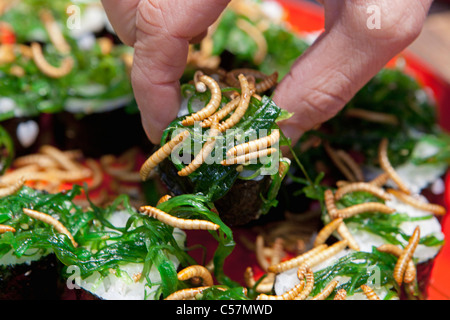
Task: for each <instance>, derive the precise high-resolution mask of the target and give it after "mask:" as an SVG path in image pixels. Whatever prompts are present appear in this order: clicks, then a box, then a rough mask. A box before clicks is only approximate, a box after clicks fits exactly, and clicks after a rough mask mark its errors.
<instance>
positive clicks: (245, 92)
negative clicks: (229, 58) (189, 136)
mask: <svg viewBox="0 0 450 320" xmlns="http://www.w3.org/2000/svg"><path fill="white" fill-rule="evenodd" d="M238 78H239V84H240V87H241V97H240V99H239V105H238V106H237V108H236V110H235V111H234V112H233V114H232V115H231V116H230V117H229V118H228V119H227V120H225V121H223V122H221V123H220V127H219V128H220V131H221V132H224V131H226V130H228V129H230V128H231V127H233V126H234V125H236V124H237V123H238V122H239V121H240V120H241V119H242V117H243V116H244V115H245V113H246V112H247V109H248V106H249V103H250V99H251V97H252V95H253V93H254V91H253V90H250V87H249V84H248V80H247V78H246V77H245V76H244V75H243V74H240V75H239V76H238Z"/></svg>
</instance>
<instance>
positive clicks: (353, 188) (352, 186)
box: [334, 182, 391, 200]
mask: <svg viewBox="0 0 450 320" xmlns="http://www.w3.org/2000/svg"><path fill="white" fill-rule="evenodd" d="M357 191H363V192H368V193H371V194H373V195H375V196H377V197H379V198H381V199H383V200H390V199H391V196H390V195H389V194H388V193H387V192H386V191H384V189H382V188H380V187H376V186H374V185H373V184H371V183H367V182H351V183H349V184H347V185H345V186H342V187H339V188H338V189H337V190H336V192H335V193H334V197H335V199H336V200H340V199H341V198H342V197H343V196H344V195H346V194H347V193H352V192H357Z"/></svg>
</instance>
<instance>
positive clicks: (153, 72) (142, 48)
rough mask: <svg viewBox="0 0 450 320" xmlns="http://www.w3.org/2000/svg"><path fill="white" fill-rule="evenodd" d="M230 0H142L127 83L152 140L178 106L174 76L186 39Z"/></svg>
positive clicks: (183, 64)
mask: <svg viewBox="0 0 450 320" xmlns="http://www.w3.org/2000/svg"><path fill="white" fill-rule="evenodd" d="M228 2H229V0H214V1H212V0H190V1H185V0H172V1H164V0H147V1H141V2H140V3H139V5H138V7H137V13H136V42H135V44H134V49H135V53H134V62H133V68H132V73H131V81H132V85H133V89H134V93H135V97H136V102H137V104H138V106H139V109H140V110H141V115H142V122H143V126H144V129H145V131H146V133H147V135H148V137H149V139H150V140H151V141H152V142H153V143H155V144H157V143H158V142H159V139H160V137H161V134H162V131H163V130H164V129H165V128H166V127H167V125H168V124H169V123H170V121H172V120H173V119H174V118H175V117H176V115H177V113H178V110H179V106H180V100H181V97H180V84H179V79H180V78H181V76H182V75H183V72H184V70H185V67H186V60H187V55H188V49H189V42H190V41H191V40H192V39H194V38H195V37H197V36H198V35H201V34H202V33H203V32H204V31H205V30H206V29H207V28H208V27H209V26H210V25H211V24H213V23H214V21H215V20H216V19H217V18H218V17H219V15H220V14H221V13H222V11H223V10H224V9H225V7H226V6H227V4H228Z"/></svg>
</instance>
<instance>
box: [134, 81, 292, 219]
mask: <svg viewBox="0 0 450 320" xmlns="http://www.w3.org/2000/svg"><path fill="white" fill-rule="evenodd" d="M241 76H242V78H241V80H242V81H243V83H244V84H245V85H247V84H248V81H247V80H246V77H245V76H244V75H243V74H242V75H241ZM214 78H215V75H214V74H211V75H210V77H209V76H208V79H212V80H211V82H213V83H217V85H219V83H220V80H214ZM219 86H220V85H219ZM242 90H246V89H244V88H243V89H242ZM228 91H229V90H227V88H223V89H221V92H219V91H218V90H216V92H215V94H216V95H217V94H218V95H220V98H218V97H215V96H213V94H214V93H213V92H212V91H211V92H210V90H206V91H203V92H202V91H197V90H196V88H195V86H194V85H193V84H189V83H188V84H185V85H184V86H183V88H182V93H183V94H184V95H185V97H186V99H185V102H184V104H183V105H184V106H185V108H183V107H182V108H181V111H180V113H179V117H178V118H177V119H175V120H174V121H173V122H172V123H171V124H170V125H169V126H168V128H167V129H166V131H165V132H164V134H163V138H162V139H161V146H163V147H161V148H160V149H157V150H156V151H155V152H154V153H153V154H152V155H151V156H150V157H149V158H148V160H147V161H146V162H145V163H144V165H143V166H142V168H141V174H142V176H143V179H146V176H147V175H149V173H150V172H152V173H159V176H160V177H161V180H162V182H163V183H164V184H165V185H166V186H167V188H168V190H169V192H171V193H172V194H173V195H180V194H189V193H193V194H203V195H206V196H207V197H208V198H209V199H210V200H211V201H212V202H214V203H215V204H216V209H217V210H218V212H219V214H220V217H221V218H222V220H223V221H224V222H226V223H228V224H229V225H244V224H247V223H248V222H250V221H252V220H255V219H257V218H259V217H260V216H261V215H264V214H266V213H267V212H268V211H269V210H270V208H271V207H273V206H274V205H275V204H276V196H277V193H278V190H279V188H280V185H281V181H282V180H283V179H284V176H285V175H286V173H287V171H288V170H289V165H290V161H289V160H288V159H286V158H283V156H282V154H281V151H280V149H279V147H280V146H282V145H285V144H288V142H287V139H286V138H285V137H284V136H283V135H282V133H281V132H280V130H279V128H278V125H277V121H279V120H281V119H283V118H284V117H286V116H288V115H287V112H285V111H283V110H282V109H280V108H279V107H278V106H276V105H275V104H274V103H273V101H272V100H271V99H270V98H269V97H267V96H262V97H256V96H251V95H250V96H248V97H247V98H246V99H247V101H243V102H240V103H237V106H236V109H235V110H234V111H233V110H231V111H228V110H227V108H228V107H229V106H230V105H232V104H233V103H234V101H237V99H238V98H237V97H235V96H231V97H228V96H227V95H228ZM249 92H252V91H249ZM243 97H246V94H245V95H243ZM214 100H216V101H217V102H219V106H217V107H216V108H217V109H216V111H214V112H215V113H214V115H210V116H205V118H203V119H201V118H200V119H198V120H200V121H196V122H195V123H194V124H192V125H186V124H183V123H184V120H185V119H188V118H189V117H194V115H195V116H197V114H198V115H200V114H202V113H203V112H204V110H206V109H207V108H209V105H210V104H211V101H214ZM222 110H227V112H228V114H227V113H225V114H224V115H220V114H221V112H222ZM186 112H187V113H186ZM219 115H220V116H219ZM216 116H217V120H219V121H218V122H217V126H218V127H219V131H220V132H219V134H218V136H217V137H211V136H210V133H211V132H212V131H213V125H212V124H211V123H210V122H209V120H212V119H213V118H214V117H216ZM208 117H211V118H208ZM202 121H204V122H203V123H202ZM220 128H221V129H220ZM186 131H187V132H188V134H189V135H188V137H185V140H184V141H182V142H180V141H174V140H171V139H175V136H176V134H179V133H182V132H186ZM275 133H279V135H278V136H276V135H275ZM272 137H275V138H276V139H275V138H274V141H269V138H272ZM169 142H170V143H169ZM211 142H214V145H213V147H212V148H211V150H208V151H209V153H208V154H207V155H204V154H203V155H202V153H201V152H204V150H207V149H206V146H207V145H208V144H209V143H211ZM176 144H179V145H176ZM247 144H248V145H249V146H250V149H251V148H255V149H254V150H256V152H255V153H253V154H254V155H256V158H253V159H252V158H251V156H252V155H251V152H250V151H244V154H243V155H239V156H237V157H235V158H236V160H233V159H234V156H230V155H227V152H228V151H229V149H230V148H232V147H234V146H243V145H247ZM169 146H170V148H169ZM260 147H261V149H259V148H260ZM169 149H170V150H169ZM174 150H175V151H174ZM200 150H201V151H200ZM272 150H274V152H273V153H268V155H266V156H260V157H259V158H258V155H257V153H258V152H265V151H271V152H272ZM199 156H202V159H201V161H200V159H199ZM239 157H242V159H243V160H242V162H241V160H239ZM245 157H248V159H246V160H245V159H244V158H245ZM228 160H230V161H236V162H233V163H230V164H227V163H226V162H227V161H228Z"/></svg>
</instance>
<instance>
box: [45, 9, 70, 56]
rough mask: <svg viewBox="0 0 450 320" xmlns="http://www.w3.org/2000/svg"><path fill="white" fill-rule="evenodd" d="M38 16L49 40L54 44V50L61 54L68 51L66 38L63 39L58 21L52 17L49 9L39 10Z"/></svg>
mask: <svg viewBox="0 0 450 320" xmlns="http://www.w3.org/2000/svg"><path fill="white" fill-rule="evenodd" d="M40 18H41V21H42V22H43V23H44V27H45V29H46V30H47V33H48V35H49V38H50V41H51V42H52V44H53V45H54V46H55V48H56V50H58V51H59V52H60V53H63V54H68V53H70V50H71V48H70V46H69V44H68V43H67V41H66V39H64V35H63V33H62V32H61V29H60V28H59V25H58V23H57V22H56V21H55V19H54V18H53V15H52V13H51V12H50V11H49V10H41V12H40Z"/></svg>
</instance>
